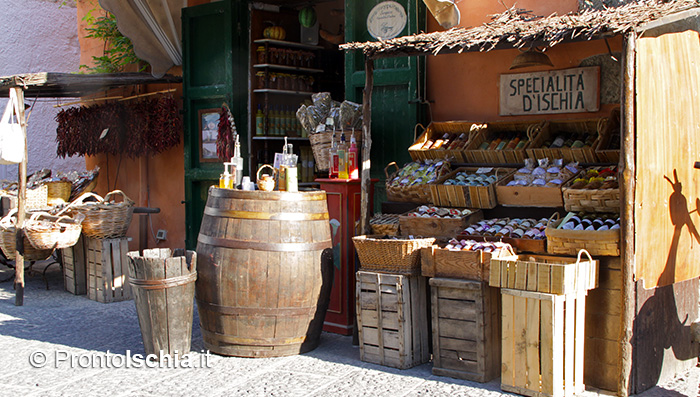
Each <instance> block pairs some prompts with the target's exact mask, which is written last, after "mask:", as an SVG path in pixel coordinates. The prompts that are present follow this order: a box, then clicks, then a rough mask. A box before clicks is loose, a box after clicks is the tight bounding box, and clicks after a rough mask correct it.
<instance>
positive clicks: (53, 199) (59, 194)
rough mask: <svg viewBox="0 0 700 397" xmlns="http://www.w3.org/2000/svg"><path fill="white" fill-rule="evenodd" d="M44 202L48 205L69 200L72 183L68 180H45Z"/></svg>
mask: <svg viewBox="0 0 700 397" xmlns="http://www.w3.org/2000/svg"><path fill="white" fill-rule="evenodd" d="M45 184H46V188H47V192H46V202H47V204H48V205H59V204H63V203H66V202H68V200H70V192H71V189H72V188H73V184H72V183H70V182H69V181H51V182H46V183H45Z"/></svg>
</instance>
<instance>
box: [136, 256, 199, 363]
mask: <svg viewBox="0 0 700 397" xmlns="http://www.w3.org/2000/svg"><path fill="white" fill-rule="evenodd" d="M127 256H128V257H129V284H131V289H132V291H131V292H132V294H133V296H134V302H135V304H136V313H137V315H138V318H139V327H140V328H141V336H142V337H143V348H144V350H145V351H146V354H155V355H157V356H160V352H163V353H165V354H170V355H174V354H176V352H177V354H180V355H183V354H186V353H188V352H189V351H190V343H191V341H192V311H193V310H194V305H193V303H192V299H193V298H194V281H195V280H196V279H197V267H196V266H197V254H196V253H194V252H193V251H186V252H185V251H184V250H182V249H176V250H175V251H174V252H173V251H171V250H170V249H168V248H161V249H158V248H155V249H147V250H143V256H141V255H139V252H138V251H132V252H129V253H128V254H127Z"/></svg>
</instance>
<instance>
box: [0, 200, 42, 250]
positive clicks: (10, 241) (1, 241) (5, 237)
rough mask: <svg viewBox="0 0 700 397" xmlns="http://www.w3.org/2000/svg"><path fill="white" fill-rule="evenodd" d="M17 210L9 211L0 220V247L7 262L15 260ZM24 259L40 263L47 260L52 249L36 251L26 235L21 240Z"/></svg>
mask: <svg viewBox="0 0 700 397" xmlns="http://www.w3.org/2000/svg"><path fill="white" fill-rule="evenodd" d="M16 224H17V209H13V210H12V211H10V212H9V213H8V214H7V215H6V216H5V217H4V218H2V219H0V247H2V252H3V253H4V254H5V257H6V258H7V259H9V260H15V258H16V251H17V248H16V241H17V238H16V235H17V227H16ZM23 245H24V253H23V256H24V259H25V260H28V261H41V260H44V259H47V258H48V257H50V256H51V254H52V253H53V249H44V250H40V249H36V248H34V246H33V245H32V244H31V242H30V241H29V239H28V238H27V236H26V234H25V235H24V238H23Z"/></svg>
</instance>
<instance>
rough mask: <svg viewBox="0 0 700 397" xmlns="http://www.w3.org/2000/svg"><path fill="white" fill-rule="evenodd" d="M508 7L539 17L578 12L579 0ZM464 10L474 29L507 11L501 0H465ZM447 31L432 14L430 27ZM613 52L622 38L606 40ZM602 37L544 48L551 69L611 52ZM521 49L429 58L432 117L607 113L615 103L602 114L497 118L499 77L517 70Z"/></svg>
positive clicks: (536, 0)
mask: <svg viewBox="0 0 700 397" xmlns="http://www.w3.org/2000/svg"><path fill="white" fill-rule="evenodd" d="M503 3H504V4H505V5H506V6H507V7H511V6H513V5H514V4H516V3H517V7H518V8H522V9H526V10H531V11H532V12H533V13H534V14H535V15H550V14H552V13H555V12H556V13H557V14H559V15H563V14H566V13H568V12H575V11H576V10H577V8H578V2H577V0H554V1H542V0H518V1H517V2H516V1H513V0H507V1H503ZM458 7H459V11H460V14H461V20H460V26H462V27H474V26H479V25H481V24H483V23H485V22H488V21H490V20H491V19H490V17H489V15H493V14H497V13H501V12H503V11H504V10H505V8H504V6H503V4H501V1H499V0H481V1H462V2H460V3H458ZM439 30H444V29H443V28H442V27H441V26H440V25H438V23H437V21H436V20H435V19H434V18H433V17H432V16H431V15H430V13H428V31H431V32H432V31H439ZM608 41H609V43H610V47H611V49H612V51H620V49H621V47H622V40H621V39H620V38H619V37H616V38H614V39H612V40H608ZM607 52H608V49H607V47H606V45H605V42H604V41H603V40H597V41H591V42H582V43H572V44H560V45H557V46H555V47H553V48H550V49H548V50H547V51H546V53H547V55H548V56H549V57H550V59H551V60H552V63H553V64H554V68H553V69H565V68H571V67H577V66H578V65H579V62H580V61H581V60H582V59H584V58H587V57H589V56H592V55H596V54H601V53H607ZM518 54H519V52H518V50H515V49H514V50H495V51H490V52H486V53H481V52H474V53H464V54H454V55H439V56H429V57H428V59H427V60H426V62H427V66H426V71H427V72H426V74H427V97H428V99H429V100H431V101H434V103H433V104H432V112H433V119H434V121H446V120H472V121H493V120H515V119H518V120H528V119H538V120H541V119H544V118H546V119H571V118H592V117H599V116H604V115H607V114H608V113H609V112H610V109H611V107H612V105H604V106H601V111H600V112H598V113H576V114H559V115H539V116H510V117H508V116H505V117H503V116H499V115H498V94H499V91H498V85H499V76H500V75H501V74H504V73H513V71H510V70H508V69H509V67H510V65H511V62H512V61H513V58H515V56H516V55H518ZM551 69H552V68H550V67H529V68H522V69H518V70H516V71H515V72H517V73H521V72H534V71H540V70H551Z"/></svg>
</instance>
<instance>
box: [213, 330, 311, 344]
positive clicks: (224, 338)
mask: <svg viewBox="0 0 700 397" xmlns="http://www.w3.org/2000/svg"><path fill="white" fill-rule="evenodd" d="M201 331H202V336H204V337H209V338H211V339H214V340H216V341H218V342H226V343H230V344H234V345H243V346H288V345H294V344H300V343H304V341H306V335H304V336H299V337H296V338H241V337H239V336H232V335H225V334H220V333H218V332H212V331H208V330H206V329H204V328H201Z"/></svg>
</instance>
